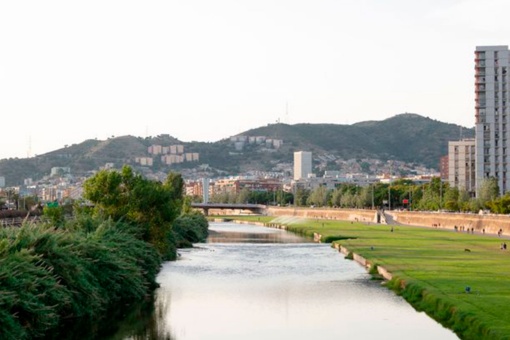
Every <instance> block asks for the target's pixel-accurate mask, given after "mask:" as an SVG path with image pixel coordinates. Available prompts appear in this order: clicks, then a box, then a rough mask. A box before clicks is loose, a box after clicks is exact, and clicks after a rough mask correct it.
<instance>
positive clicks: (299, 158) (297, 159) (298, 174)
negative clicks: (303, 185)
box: [294, 151, 312, 181]
mask: <svg viewBox="0 0 510 340" xmlns="http://www.w3.org/2000/svg"><path fill="white" fill-rule="evenodd" d="M311 174H312V153H311V152H308V151H297V152H294V180H295V181H297V180H300V179H305V178H308V176H309V175H311Z"/></svg>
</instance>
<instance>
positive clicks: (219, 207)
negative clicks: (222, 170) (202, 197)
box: [191, 203, 267, 216]
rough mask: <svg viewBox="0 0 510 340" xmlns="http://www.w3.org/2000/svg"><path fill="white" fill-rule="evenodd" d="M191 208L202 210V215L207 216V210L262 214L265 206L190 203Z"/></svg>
mask: <svg viewBox="0 0 510 340" xmlns="http://www.w3.org/2000/svg"><path fill="white" fill-rule="evenodd" d="M191 207H192V208H195V209H202V210H203V211H204V215H206V216H207V215H209V210H211V209H212V210H239V211H241V212H243V211H244V212H251V213H254V214H264V213H265V212H266V209H267V206H266V205H263V204H241V203H191Z"/></svg>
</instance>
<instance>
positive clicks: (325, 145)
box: [0, 113, 474, 186]
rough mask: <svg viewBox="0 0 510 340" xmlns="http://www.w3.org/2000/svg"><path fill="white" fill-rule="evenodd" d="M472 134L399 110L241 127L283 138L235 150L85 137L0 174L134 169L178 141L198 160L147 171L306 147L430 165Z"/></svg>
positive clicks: (266, 156)
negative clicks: (364, 117) (347, 121)
mask: <svg viewBox="0 0 510 340" xmlns="http://www.w3.org/2000/svg"><path fill="white" fill-rule="evenodd" d="M461 130H462V137H463V138H468V137H474V129H473V128H471V129H467V128H461V127H460V126H459V125H455V124H447V123H443V122H440V121H437V120H433V119H430V118H427V117H423V116H420V115H417V114H410V113H406V114H400V115H396V116H394V117H391V118H388V119H385V120H382V121H366V122H361V123H356V124H352V125H338V124H295V125H287V124H270V125H267V126H264V127H259V128H255V129H252V130H249V131H245V132H242V133H240V134H238V136H264V137H266V138H268V139H280V140H283V145H282V146H281V147H280V148H279V149H274V148H273V149H271V148H265V147H264V145H260V144H255V143H252V144H250V143H245V145H244V147H243V148H242V149H241V150H239V149H236V148H235V147H234V143H233V142H231V141H230V137H227V136H226V138H225V139H223V140H221V141H218V142H215V143H205V142H191V143H184V142H181V141H179V140H177V139H175V138H173V137H171V136H169V135H160V136H156V137H148V138H141V137H134V136H122V137H112V138H109V139H107V140H105V141H99V140H86V141H84V142H83V143H80V144H73V145H71V146H66V147H64V148H62V149H59V150H55V151H52V152H49V153H46V154H43V155H38V156H36V157H33V158H27V159H17V158H16V159H3V160H0V176H3V177H5V179H6V185H7V186H12V185H19V184H22V183H23V179H25V178H32V179H34V180H38V179H40V178H42V177H44V176H46V175H49V173H50V171H51V168H52V167H57V166H58V167H70V168H71V170H72V173H73V174H74V175H78V176H80V175H87V174H88V173H89V172H90V171H94V170H97V169H99V168H100V167H102V166H104V165H105V164H106V163H113V164H114V166H115V167H117V168H120V167H121V166H122V165H123V164H129V165H131V166H134V167H135V168H136V164H135V158H136V157H148V156H149V154H148V152H147V148H148V147H149V146H150V145H153V144H159V145H163V146H167V145H173V144H182V145H184V149H185V152H197V153H199V154H200V162H199V163H198V164H197V162H190V163H182V164H179V165H172V166H171V167H170V166H166V165H163V164H161V162H160V161H159V158H158V157H154V165H153V167H152V170H153V171H163V172H168V171H171V170H174V171H179V170H182V169H183V168H190V167H196V166H198V165H200V164H208V165H209V166H210V167H211V168H214V169H216V170H218V171H219V172H222V173H224V174H233V175H234V174H238V173H239V172H242V171H247V170H271V169H272V168H273V167H274V165H275V164H277V163H291V162H292V158H293V152H294V151H298V150H307V151H312V152H313V153H314V156H315V155H321V154H330V155H334V156H335V157H337V158H342V159H353V158H355V159H360V158H372V159H380V160H390V159H391V160H399V161H405V162H408V163H415V164H421V165H424V166H427V167H429V168H436V169H437V167H438V164H439V158H440V157H441V156H443V155H446V154H447V152H448V141H451V140H459V139H460V137H461Z"/></svg>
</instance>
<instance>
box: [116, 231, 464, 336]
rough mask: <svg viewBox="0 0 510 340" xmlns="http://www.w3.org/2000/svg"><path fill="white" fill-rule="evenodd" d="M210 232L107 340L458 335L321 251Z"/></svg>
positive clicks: (273, 235)
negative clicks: (147, 304)
mask: <svg viewBox="0 0 510 340" xmlns="http://www.w3.org/2000/svg"><path fill="white" fill-rule="evenodd" d="M210 230H211V236H210V237H209V240H208V243H206V244H200V245H198V246H196V247H195V248H193V249H188V250H182V251H181V256H180V259H179V260H178V261H175V262H167V263H165V264H164V266H163V268H162V270H161V272H160V274H159V276H158V282H159V283H160V285H161V287H160V288H158V290H157V291H156V296H155V301H154V306H153V307H152V308H150V309H149V311H148V314H149V315H142V316H140V318H138V321H137V322H135V323H133V322H132V321H131V325H122V326H121V327H120V329H121V330H119V332H118V334H117V335H116V336H114V337H113V338H114V339H175V340H190V339H243V340H247V339H257V340H260V339H293V340H299V339H340V338H341V339H413V340H419V339H427V340H428V339H434V340H442V339H458V337H457V336H456V335H455V334H454V333H453V332H451V331H450V330H448V329H445V328H443V327H442V326H441V325H440V324H438V323H437V322H435V321H434V320H432V319H430V318H429V317H428V316H427V315H426V314H424V313H420V312H416V311H415V310H414V309H413V308H412V307H411V306H410V305H409V304H407V303H406V302H405V301H404V300H403V299H402V298H401V297H398V296H396V295H395V294H394V293H393V292H392V291H390V290H388V289H387V288H385V287H382V286H381V285H380V283H379V282H377V281H372V280H370V276H369V275H368V274H367V273H366V271H365V269H364V268H363V267H361V266H360V265H359V264H357V263H355V262H353V261H349V260H345V259H344V258H343V255H342V254H340V253H338V252H337V251H336V250H335V249H333V248H331V247H330V245H326V244H316V243H312V242H310V241H309V240H306V239H303V238H301V237H298V236H296V235H294V234H292V233H288V232H285V231H282V230H277V229H270V228H264V227H258V226H252V225H237V224H232V223H211V225H210ZM140 320H142V321H140ZM140 323H142V324H141V325H140Z"/></svg>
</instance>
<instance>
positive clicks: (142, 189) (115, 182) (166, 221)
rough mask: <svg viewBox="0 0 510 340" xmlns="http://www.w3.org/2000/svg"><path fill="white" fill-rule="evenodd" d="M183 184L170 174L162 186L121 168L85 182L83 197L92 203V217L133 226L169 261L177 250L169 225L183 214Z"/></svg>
mask: <svg viewBox="0 0 510 340" xmlns="http://www.w3.org/2000/svg"><path fill="white" fill-rule="evenodd" d="M183 183H184V182H183V180H182V178H181V177H180V175H177V174H173V173H171V174H169V175H168V177H167V179H166V181H165V183H163V184H162V183H160V182H156V181H151V180H147V179H145V178H143V177H142V176H141V175H140V174H135V173H134V172H133V170H132V169H131V168H130V167H129V166H124V167H123V168H122V170H121V172H118V171H115V170H102V171H99V172H98V173H97V174H96V175H95V176H93V177H91V178H89V179H87V181H85V183H84V194H83V196H84V198H86V199H88V200H90V201H91V202H92V203H93V204H94V213H95V215H99V216H102V217H103V218H107V219H112V220H114V221H120V220H124V221H126V222H127V223H130V224H132V225H135V226H136V227H137V228H138V232H139V237H140V238H141V239H143V240H144V241H147V242H149V243H152V244H153V245H154V246H155V247H156V249H157V250H158V251H159V252H160V254H161V255H162V256H163V257H164V258H165V259H172V258H175V253H176V250H175V245H174V244H172V237H173V236H172V234H171V226H172V222H173V221H174V220H175V219H176V218H177V216H179V215H180V213H181V211H182V199H183V190H184V189H183V187H184V186H183Z"/></svg>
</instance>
